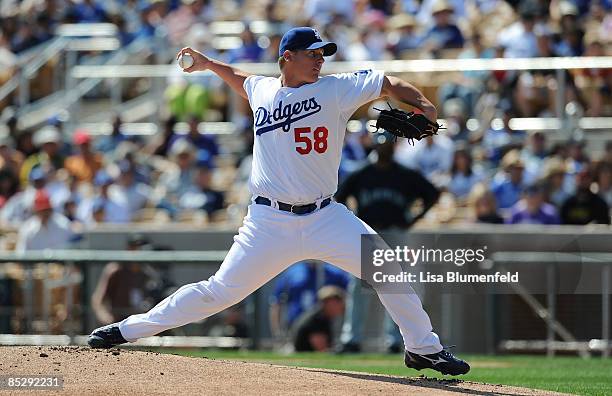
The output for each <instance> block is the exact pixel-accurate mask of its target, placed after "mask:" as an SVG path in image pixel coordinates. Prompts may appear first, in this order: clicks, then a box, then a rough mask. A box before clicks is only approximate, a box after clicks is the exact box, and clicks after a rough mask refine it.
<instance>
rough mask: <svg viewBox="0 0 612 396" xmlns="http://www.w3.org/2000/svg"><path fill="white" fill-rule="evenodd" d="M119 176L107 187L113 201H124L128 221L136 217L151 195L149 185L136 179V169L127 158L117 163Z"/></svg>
mask: <svg viewBox="0 0 612 396" xmlns="http://www.w3.org/2000/svg"><path fill="white" fill-rule="evenodd" d="M117 167H118V168H119V177H118V178H117V181H116V182H115V184H113V185H112V186H111V187H110V188H109V196H110V197H111V198H112V199H113V200H114V201H115V202H125V204H126V206H127V208H128V216H129V219H130V221H134V219H136V218H137V217H138V214H139V212H140V210H142V209H143V208H144V207H145V206H146V205H147V203H148V202H149V198H150V196H151V187H149V186H148V185H147V184H145V183H142V182H139V181H137V180H136V170H135V168H134V166H133V165H132V164H130V162H129V161H127V160H122V161H120V162H119V163H118V164H117Z"/></svg>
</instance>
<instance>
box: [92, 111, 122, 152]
mask: <svg viewBox="0 0 612 396" xmlns="http://www.w3.org/2000/svg"><path fill="white" fill-rule="evenodd" d="M121 124H123V121H122V119H121V115H120V114H115V115H114V116H113V122H112V129H111V133H110V135H104V136H101V137H100V138H98V140H97V142H96V144H95V150H94V151H101V152H102V153H104V154H108V153H111V152H112V151H114V150H115V148H116V147H117V146H118V145H119V144H120V143H121V142H123V141H126V140H129V139H128V137H127V136H126V135H124V134H123V132H122V130H121Z"/></svg>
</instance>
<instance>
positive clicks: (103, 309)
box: [91, 234, 152, 324]
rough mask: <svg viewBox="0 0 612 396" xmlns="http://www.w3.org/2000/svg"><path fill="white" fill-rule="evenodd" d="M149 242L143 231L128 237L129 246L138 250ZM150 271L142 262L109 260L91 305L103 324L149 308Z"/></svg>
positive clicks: (130, 249) (131, 249) (129, 249)
mask: <svg viewBox="0 0 612 396" xmlns="http://www.w3.org/2000/svg"><path fill="white" fill-rule="evenodd" d="M147 245H149V241H148V239H147V238H146V237H145V236H143V235H142V234H132V235H130V236H129V237H128V241H127V243H126V250H128V251H137V250H141V249H142V248H143V247H144V246H147ZM150 279H151V275H150V274H149V273H148V272H147V271H145V268H143V265H142V264H141V263H137V262H133V263H125V264H119V263H109V264H107V265H106V266H105V267H104V269H103V271H102V275H101V276H100V278H99V280H98V284H97V285H96V289H95V291H94V293H93V295H92V296H91V306H92V309H93V311H94V314H95V315H96V319H98V321H99V322H100V323H101V324H107V323H112V322H116V321H119V320H122V319H124V318H126V317H128V316H129V315H132V314H134V313H137V312H141V311H142V310H143V309H149V308H150V307H151V305H152V302H151V301H149V300H148V297H149V288H148V283H149V281H150Z"/></svg>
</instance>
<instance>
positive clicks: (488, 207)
mask: <svg viewBox="0 0 612 396" xmlns="http://www.w3.org/2000/svg"><path fill="white" fill-rule="evenodd" d="M469 202H470V206H471V207H472V208H473V213H474V218H475V221H476V222H477V223H489V224H503V223H504V219H503V217H501V216H500V215H499V213H497V200H496V199H495V195H494V194H493V192H491V190H489V189H488V188H487V186H486V185H485V184H483V183H480V184H477V185H476V186H474V188H473V189H472V191H471V192H470V196H469Z"/></svg>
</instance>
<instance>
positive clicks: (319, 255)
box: [119, 202, 442, 354]
mask: <svg viewBox="0 0 612 396" xmlns="http://www.w3.org/2000/svg"><path fill="white" fill-rule="evenodd" d="M374 233H375V231H374V230H372V228H370V226H368V225H367V224H365V223H364V222H363V221H361V220H360V219H358V218H357V217H356V216H355V215H354V214H353V213H352V212H351V211H350V210H348V209H347V208H346V207H345V206H344V205H342V204H339V203H337V202H332V203H331V204H329V205H328V206H326V207H325V208H323V209H320V210H317V211H315V212H313V213H310V214H308V215H303V216H298V215H295V214H293V213H289V212H283V211H280V210H278V209H275V208H273V207H270V206H265V205H259V204H252V205H250V207H249V211H248V214H247V216H246V217H245V218H244V223H243V225H242V227H240V229H239V231H238V235H236V236H235V237H234V244H233V245H232V247H231V249H230V251H229V253H228V255H227V256H226V257H225V260H224V261H223V264H221V267H220V268H219V270H218V271H217V273H216V274H215V275H213V276H211V277H210V278H209V279H208V280H204V281H201V282H197V283H191V284H188V285H185V286H183V287H181V288H180V289H178V290H177V291H176V292H174V294H172V295H170V296H168V297H167V298H166V299H164V300H163V301H161V302H160V303H159V304H157V305H156V306H155V307H153V308H152V309H151V310H150V311H149V312H147V313H143V314H139V315H132V316H130V317H128V318H127V319H125V320H123V321H122V322H121V323H120V324H119V329H120V331H121V334H122V335H123V337H124V338H125V339H126V340H128V341H132V342H133V341H136V340H137V339H139V338H143V337H149V336H153V335H155V334H158V333H161V332H162V331H165V330H168V329H172V328H175V327H179V326H183V325H185V324H187V323H191V322H195V321H199V320H202V319H204V318H207V317H209V316H211V315H213V314H215V313H217V312H219V311H222V310H224V309H226V308H228V307H230V306H232V305H234V304H236V303H238V302H240V301H242V300H243V299H244V298H245V297H247V296H248V295H249V294H251V293H252V292H253V291H255V290H257V289H258V288H259V287H261V286H262V285H263V284H265V283H266V282H268V281H269V280H270V279H272V278H274V277H275V276H276V275H278V274H279V273H280V272H282V271H283V270H285V269H286V268H287V267H288V266H289V265H291V264H292V263H296V262H298V261H302V260H305V259H316V260H321V261H325V262H327V263H330V264H333V265H335V266H337V267H339V268H341V269H343V270H345V271H347V272H349V273H351V274H353V275H354V276H356V277H360V273H361V267H360V256H361V248H360V243H361V235H362V234H374ZM406 288H407V289H406V293H401V294H400V293H397V292H396V293H394V294H384V293H379V298H380V299H381V301H382V303H383V305H384V306H385V308H386V309H387V310H388V311H389V314H390V315H391V318H392V319H393V320H394V321H395V323H397V324H398V326H399V328H400V331H401V333H402V337H403V339H404V345H405V347H406V349H407V350H409V351H411V352H415V353H419V354H430V353H436V352H439V351H441V350H442V345H441V344H440V340H439V338H438V336H437V335H436V334H435V333H434V332H432V326H431V322H430V320H429V316H428V315H427V313H426V312H425V311H424V310H423V307H422V305H421V301H420V300H419V297H418V296H417V294H416V293H414V291H413V290H412V289H411V288H410V286H408V285H407V286H406Z"/></svg>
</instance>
